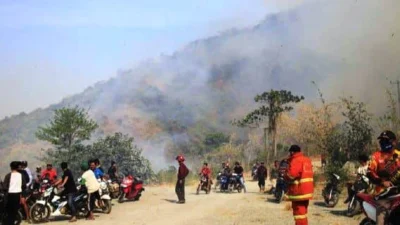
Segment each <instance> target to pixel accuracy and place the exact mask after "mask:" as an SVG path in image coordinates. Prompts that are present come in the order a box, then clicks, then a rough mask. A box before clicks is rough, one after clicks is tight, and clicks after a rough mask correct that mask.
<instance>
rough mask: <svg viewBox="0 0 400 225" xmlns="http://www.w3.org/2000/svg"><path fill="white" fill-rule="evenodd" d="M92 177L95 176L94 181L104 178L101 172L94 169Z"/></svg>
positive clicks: (98, 169)
mask: <svg viewBox="0 0 400 225" xmlns="http://www.w3.org/2000/svg"><path fill="white" fill-rule="evenodd" d="M93 172H94V175H95V176H96V179H100V178H102V177H103V176H104V173H103V171H101V169H100V168H96V169H95V170H94V171H93Z"/></svg>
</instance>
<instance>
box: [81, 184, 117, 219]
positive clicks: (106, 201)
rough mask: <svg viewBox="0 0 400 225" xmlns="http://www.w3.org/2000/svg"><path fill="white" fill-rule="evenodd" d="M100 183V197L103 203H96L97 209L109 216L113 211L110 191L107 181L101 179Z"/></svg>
mask: <svg viewBox="0 0 400 225" xmlns="http://www.w3.org/2000/svg"><path fill="white" fill-rule="evenodd" d="M98 181H99V183H100V189H99V195H100V200H101V202H99V201H96V203H95V204H96V208H98V209H101V211H102V212H103V213H105V214H109V213H111V209H112V204H111V197H110V191H109V190H108V185H107V182H106V181H103V180H100V179H99V180H98ZM79 188H80V186H78V189H79Z"/></svg>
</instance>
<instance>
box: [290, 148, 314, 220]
mask: <svg viewBox="0 0 400 225" xmlns="http://www.w3.org/2000/svg"><path fill="white" fill-rule="evenodd" d="M289 154H290V157H289V159H288V163H289V168H288V170H287V172H286V175H285V179H286V180H287V182H288V184H289V186H288V194H287V198H288V200H289V201H291V202H292V209H293V216H294V220H295V224H296V225H308V219H307V211H308V204H309V201H310V199H312V197H313V193H314V180H313V177H314V173H313V169H312V164H311V159H310V158H308V157H306V156H304V155H303V153H302V152H301V148H300V147H299V146H298V145H292V146H291V147H290V148H289Z"/></svg>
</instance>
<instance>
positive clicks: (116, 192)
mask: <svg viewBox="0 0 400 225" xmlns="http://www.w3.org/2000/svg"><path fill="white" fill-rule="evenodd" d="M107 187H108V191H109V192H110V197H111V199H118V198H119V196H120V195H121V189H120V186H119V184H118V182H115V181H112V180H108V181H107Z"/></svg>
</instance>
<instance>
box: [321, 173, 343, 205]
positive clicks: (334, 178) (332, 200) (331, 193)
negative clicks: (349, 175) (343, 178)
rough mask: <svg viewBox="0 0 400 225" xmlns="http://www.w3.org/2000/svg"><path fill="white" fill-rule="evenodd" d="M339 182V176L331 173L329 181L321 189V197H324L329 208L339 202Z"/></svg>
mask: <svg viewBox="0 0 400 225" xmlns="http://www.w3.org/2000/svg"><path fill="white" fill-rule="evenodd" d="M339 184H340V176H339V175H337V174H335V173H332V174H331V179H330V181H329V182H328V183H327V184H326V186H325V188H324V190H322V197H323V198H324V202H325V205H326V206H327V207H329V208H333V207H335V206H336V204H337V203H338V202H339V194H340V190H339Z"/></svg>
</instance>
